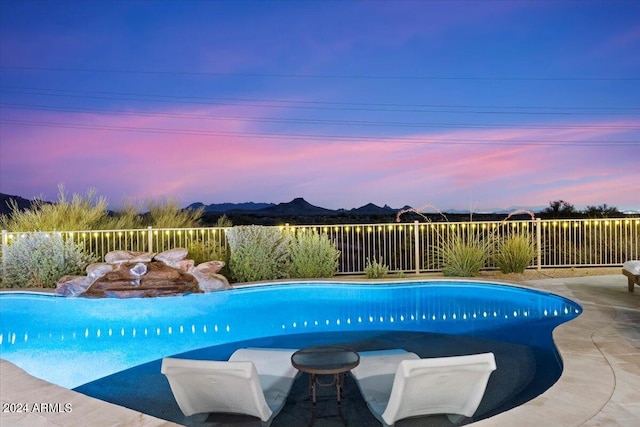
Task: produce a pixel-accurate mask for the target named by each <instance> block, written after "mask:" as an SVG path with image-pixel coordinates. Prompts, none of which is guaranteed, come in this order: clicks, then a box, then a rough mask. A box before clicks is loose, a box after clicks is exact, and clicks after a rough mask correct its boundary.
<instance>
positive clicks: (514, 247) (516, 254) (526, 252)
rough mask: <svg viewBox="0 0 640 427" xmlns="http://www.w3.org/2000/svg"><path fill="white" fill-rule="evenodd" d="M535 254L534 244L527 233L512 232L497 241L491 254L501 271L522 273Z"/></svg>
mask: <svg viewBox="0 0 640 427" xmlns="http://www.w3.org/2000/svg"><path fill="white" fill-rule="evenodd" d="M535 256H536V246H535V244H534V242H533V240H532V239H531V237H530V236H529V235H526V234H512V235H510V236H508V237H503V238H502V239H501V240H499V241H498V245H497V248H496V252H495V254H494V256H493V259H494V262H495V264H496V266H497V267H498V268H499V269H500V271H501V272H502V273H522V272H523V271H524V270H525V269H526V268H527V267H528V266H529V265H530V264H531V260H533V258H534V257H535Z"/></svg>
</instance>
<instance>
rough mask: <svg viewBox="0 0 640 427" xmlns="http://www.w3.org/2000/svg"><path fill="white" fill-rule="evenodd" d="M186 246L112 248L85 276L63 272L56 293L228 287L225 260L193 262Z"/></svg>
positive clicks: (136, 293) (126, 294) (159, 292)
mask: <svg viewBox="0 0 640 427" xmlns="http://www.w3.org/2000/svg"><path fill="white" fill-rule="evenodd" d="M187 254H188V251H187V250H186V249H184V248H176V249H171V250H168V251H165V252H162V253H160V254H157V255H154V254H152V253H148V252H134V251H112V252H109V253H107V254H106V255H105V262H103V263H96V264H91V265H89V266H88V267H87V269H86V271H87V275H86V276H63V277H62V278H60V280H59V281H58V284H57V287H56V294H58V295H64V296H74V297H75V296H84V297H98V298H100V297H115V298H136V297H155V296H169V295H184V294H190V293H202V292H213V291H220V290H224V289H229V288H230V287H231V286H229V282H228V281H227V279H226V277H224V276H223V275H221V274H219V271H220V270H221V269H222V267H224V265H225V263H224V262H223V261H209V262H205V263H202V264H199V265H197V266H194V261H193V260H190V259H186V257H187Z"/></svg>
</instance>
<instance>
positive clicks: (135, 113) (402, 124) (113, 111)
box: [0, 102, 640, 130]
mask: <svg viewBox="0 0 640 427" xmlns="http://www.w3.org/2000/svg"><path fill="white" fill-rule="evenodd" d="M0 108H11V109H19V110H27V111H55V112H73V113H93V114H107V115H125V116H144V117H167V118H177V119H198V120H240V121H247V122H258V123H293V124H313V125H338V126H375V127H417V128H451V127H457V128H465V129H491V128H518V129H543V130H544V129H620V130H623V129H630V130H633V129H640V123H638V125H594V124H577V125H524V124H471V123H431V122H390V121H368V120H338V119H307V118H278V117H248V116H233V115H209V114H186V113H163V112H154V111H144V110H116V109H97V108H79V107H61V106H50V105H35V104H19V103H3V102H0Z"/></svg>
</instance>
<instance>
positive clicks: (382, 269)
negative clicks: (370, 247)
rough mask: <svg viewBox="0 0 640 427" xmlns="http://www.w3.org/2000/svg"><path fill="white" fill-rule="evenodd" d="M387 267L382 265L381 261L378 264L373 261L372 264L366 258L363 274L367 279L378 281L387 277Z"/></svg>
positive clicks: (375, 260)
mask: <svg viewBox="0 0 640 427" xmlns="http://www.w3.org/2000/svg"><path fill="white" fill-rule="evenodd" d="M388 272H389V267H388V266H386V265H385V264H383V263H382V260H381V261H380V262H378V260H377V259H374V260H373V262H371V260H370V259H369V258H367V265H365V267H364V274H365V276H366V278H367V279H380V278H382V277H384V276H386V275H387V273H388Z"/></svg>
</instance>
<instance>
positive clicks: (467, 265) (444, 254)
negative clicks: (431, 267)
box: [438, 233, 489, 277]
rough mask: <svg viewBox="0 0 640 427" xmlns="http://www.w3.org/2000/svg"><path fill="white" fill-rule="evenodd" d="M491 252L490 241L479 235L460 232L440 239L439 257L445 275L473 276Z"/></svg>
mask: <svg viewBox="0 0 640 427" xmlns="http://www.w3.org/2000/svg"><path fill="white" fill-rule="evenodd" d="M488 254H489V242H487V241H485V240H483V239H482V238H481V237H480V236H479V235H476V234H472V235H467V236H463V235H461V234H460V233H455V234H452V235H449V236H448V237H446V238H444V237H443V238H441V239H440V245H439V246H438V257H439V259H440V263H441V265H442V273H443V274H444V275H445V276H455V277H473V276H477V275H478V273H479V272H480V269H481V268H482V267H484V264H485V261H486V260H487V258H488Z"/></svg>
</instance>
